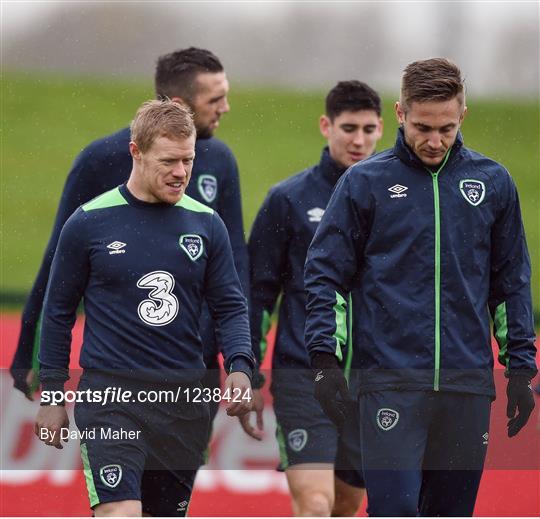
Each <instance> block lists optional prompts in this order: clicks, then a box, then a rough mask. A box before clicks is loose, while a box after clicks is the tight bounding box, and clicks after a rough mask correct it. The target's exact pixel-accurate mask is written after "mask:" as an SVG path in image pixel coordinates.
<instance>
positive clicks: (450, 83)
mask: <svg viewBox="0 0 540 519" xmlns="http://www.w3.org/2000/svg"><path fill="white" fill-rule="evenodd" d="M454 97H457V98H458V100H459V102H460V103H461V104H463V103H464V100H465V89H464V80H463V78H462V77H461V70H459V67H458V66H457V65H456V64H455V63H452V62H451V61H450V60H448V59H446V58H430V59H424V60H421V61H415V62H413V63H410V64H409V65H407V67H406V68H405V70H404V71H403V78H402V80H401V99H400V101H401V104H402V106H403V108H404V109H407V108H409V107H410V106H411V104H412V103H414V102H415V101H416V102H418V103H425V102H428V101H449V100H450V99H453V98H454Z"/></svg>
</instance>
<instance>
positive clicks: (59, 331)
mask: <svg viewBox="0 0 540 519" xmlns="http://www.w3.org/2000/svg"><path fill="white" fill-rule="evenodd" d="M84 223H85V221H84V214H83V213H82V209H81V210H79V211H77V212H76V213H75V214H74V215H73V216H72V217H71V218H70V219H69V220H68V221H67V222H66V224H65V225H64V228H63V229H62V232H61V233H60V239H59V241H58V247H57V248H56V252H55V255H54V259H53V262H52V266H51V275H50V279H49V284H48V286H47V291H46V294H45V301H44V305H43V317H42V321H41V340H40V349H39V363H40V380H41V383H42V384H43V388H44V389H58V385H59V384H60V385H63V383H64V382H65V381H66V380H67V379H68V378H69V375H68V369H69V355H70V352H71V329H72V328H73V325H74V324H75V319H76V313H77V307H78V305H79V302H80V300H81V298H82V296H83V293H84V290H85V288H86V284H87V282H88V274H89V270H90V268H89V257H88V244H87V240H86V238H85V235H86V232H85V228H84Z"/></svg>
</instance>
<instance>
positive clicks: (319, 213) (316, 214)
mask: <svg viewBox="0 0 540 519" xmlns="http://www.w3.org/2000/svg"><path fill="white" fill-rule="evenodd" d="M323 214H324V209H321V208H320V207H313V208H312V209H310V210H309V211H308V212H307V215H308V216H309V221H310V222H320V221H321V219H322V217H323Z"/></svg>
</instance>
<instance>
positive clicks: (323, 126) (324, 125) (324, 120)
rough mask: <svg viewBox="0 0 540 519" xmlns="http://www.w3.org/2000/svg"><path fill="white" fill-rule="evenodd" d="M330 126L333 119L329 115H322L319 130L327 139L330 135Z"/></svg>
mask: <svg viewBox="0 0 540 519" xmlns="http://www.w3.org/2000/svg"><path fill="white" fill-rule="evenodd" d="M330 126H332V121H331V120H330V118H329V117H328V116H327V115H321V117H320V119H319V130H321V134H322V136H323V137H324V138H325V139H328V138H329V137H330Z"/></svg>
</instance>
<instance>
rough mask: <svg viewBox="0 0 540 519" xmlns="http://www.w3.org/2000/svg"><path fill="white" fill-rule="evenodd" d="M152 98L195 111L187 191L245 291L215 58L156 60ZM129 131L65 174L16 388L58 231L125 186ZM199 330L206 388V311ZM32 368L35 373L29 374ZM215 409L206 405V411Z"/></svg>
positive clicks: (210, 379)
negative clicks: (213, 214)
mask: <svg viewBox="0 0 540 519" xmlns="http://www.w3.org/2000/svg"><path fill="white" fill-rule="evenodd" d="M155 89H156V96H157V97H158V98H165V97H166V98H169V99H171V100H172V101H178V102H184V103H186V104H187V105H188V106H189V107H190V108H191V110H192V111H193V113H194V120H195V127H196V128H197V141H196V143H195V148H196V153H197V160H196V161H195V163H194V165H193V179H192V181H191V182H190V184H189V186H188V188H187V189H188V194H189V195H190V196H191V197H193V198H195V199H196V200H198V201H199V202H202V203H204V204H205V205H208V206H209V207H211V208H212V209H214V210H215V211H217V212H218V213H219V215H220V216H221V218H222V219H223V221H224V223H225V225H226V227H227V230H228V232H229V236H230V239H231V244H232V248H233V254H234V258H235V265H236V268H237V271H238V275H239V276H240V280H241V282H242V286H243V287H244V289H245V290H247V279H248V266H247V249H246V245H245V238H244V227H243V221H242V203H241V197H240V184H239V178H238V167H237V164H236V160H235V158H234V156H233V154H232V152H231V150H230V149H229V148H228V147H227V146H226V145H225V144H224V143H223V142H221V141H219V140H218V139H216V138H214V137H213V133H214V131H215V130H216V129H217V127H218V126H219V121H220V118H221V116H222V115H223V114H225V113H227V112H228V111H229V104H228V102H227V94H228V91H229V83H228V81H227V76H226V74H225V72H224V70H223V66H222V65H221V63H220V61H219V59H218V58H217V57H216V56H215V55H214V54H212V53H211V52H210V51H208V50H205V49H198V48H195V47H190V48H188V49H183V50H179V51H176V52H172V53H170V54H167V55H164V56H161V57H160V58H159V59H158V62H157V67H156V71H155ZM129 142H130V132H129V128H124V129H122V130H120V131H119V132H117V133H114V134H112V135H109V136H107V137H104V138H102V139H99V140H97V141H95V142H93V143H91V144H90V145H89V146H88V147H87V148H85V149H84V150H83V151H82V152H81V154H80V155H79V156H78V157H77V159H76V160H75V162H74V164H73V167H72V169H71V171H70V173H69V175H68V177H67V180H66V184H65V186H64V191H63V193H62V198H61V200H60V205H59V207H58V211H57V214H56V220H55V224H54V228H53V231H52V235H51V237H50V239H49V243H48V245H47V249H46V251H45V255H44V258H43V262H42V264H41V268H40V270H39V273H38V276H37V279H36V281H35V283H34V286H33V288H32V291H31V293H30V296H29V298H28V300H27V302H26V306H25V308H24V311H23V315H22V324H21V333H20V337H19V343H18V346H17V350H16V353H15V356H14V359H13V362H12V366H11V373H12V375H13V378H14V380H15V387H16V388H18V389H20V390H21V391H23V392H24V393H25V394H26V395H28V396H31V394H32V393H33V391H34V390H35V387H31V382H30V381H31V379H32V375H33V373H34V371H35V368H36V358H37V355H36V354H37V344H38V342H39V332H38V330H39V319H40V314H41V309H42V304H43V297H44V294H45V288H46V286H47V281H48V279H49V270H50V266H51V262H52V258H53V255H54V251H55V249H56V245H57V243H58V237H59V235H60V231H61V229H62V226H63V225H64V223H65V222H66V220H67V219H68V218H69V216H70V215H71V214H72V213H73V211H75V209H77V207H78V206H80V205H81V204H83V203H85V202H88V201H89V200H91V199H92V198H94V197H96V196H97V195H99V194H101V193H103V192H105V191H108V190H109V189H112V188H113V187H115V186H117V185H119V184H121V183H123V182H125V181H126V180H127V178H128V176H129V173H130V171H131V163H132V159H131V155H130V153H129ZM200 332H201V334H202V337H203V344H204V347H205V362H206V365H207V367H208V368H209V372H208V374H207V380H206V381H205V383H206V384H207V385H208V386H210V387H217V386H218V385H219V365H218V361H217V352H218V345H217V343H216V339H215V334H214V326H213V324H212V321H211V318H210V315H209V313H208V311H207V310H205V311H203V314H202V316H201V327H200ZM32 367H34V369H32ZM216 411H217V405H214V404H213V405H212V413H213V414H215V412H216Z"/></svg>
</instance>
